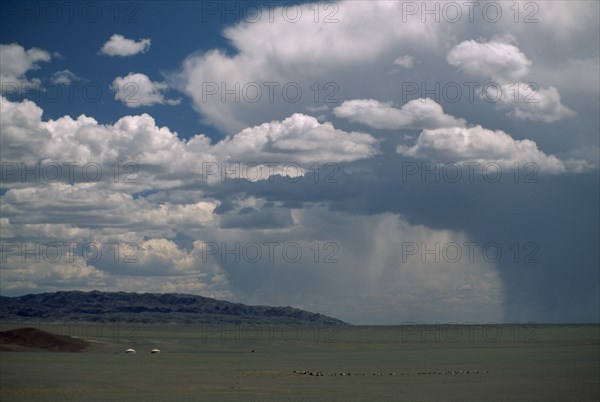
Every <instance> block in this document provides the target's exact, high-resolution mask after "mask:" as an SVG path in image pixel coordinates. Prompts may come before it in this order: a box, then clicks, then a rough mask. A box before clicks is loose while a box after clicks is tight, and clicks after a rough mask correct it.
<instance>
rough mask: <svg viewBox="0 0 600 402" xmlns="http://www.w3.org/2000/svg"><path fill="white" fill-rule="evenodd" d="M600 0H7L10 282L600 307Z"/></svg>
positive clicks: (319, 304)
mask: <svg viewBox="0 0 600 402" xmlns="http://www.w3.org/2000/svg"><path fill="white" fill-rule="evenodd" d="M599 4H600V3H598V2H595V1H570V2H561V1H521V2H516V1H508V2H504V1H498V2H484V1H481V2H446V1H432V2H427V3H423V2H412V1H352V0H349V1H339V2H270V1H265V2H234V1H230V2H220V1H214V2H211V1H206V2H191V1H181V2H179V1H170V2H161V1H144V2H142V1H123V2H119V1H110V2H108V1H107V2H104V1H91V2H32V1H24V2H2V3H1V9H0V20H1V23H0V84H1V86H0V90H1V98H0V99H1V102H0V130H1V131H0V145H1V147H0V149H1V150H0V161H1V168H2V169H1V171H0V173H1V181H0V185H1V188H0V203H1V204H0V243H1V247H0V254H1V255H0V258H1V268H0V294H1V295H4V296H17V295H23V294H28V293H41V292H51V291H59V290H84V291H89V290H94V289H98V290H103V291H127V292H178V293H191V294H199V295H203V296H207V297H215V298H220V299H226V300H229V301H233V302H241V303H246V304H265V305H278V306H293V307H297V308H302V309H306V310H310V311H314V312H319V313H322V314H327V315H331V316H334V317H336V318H339V319H342V320H344V321H347V322H350V323H353V324H403V323H480V324H486V323H581V322H599V321H600V307H599V306H600V275H599V267H600V253H599V246H598V245H599V244H600V235H599V230H600V229H599V228H600V216H599V208H598V205H599V204H600V196H599V188H600V183H599V170H598V169H599V166H600V154H599V152H600V151H599V150H600V148H599V147H600V138H599V132H600V113H599V111H600V84H599V80H600V78H599V77H600V62H599V54H600V51H599V41H600V39H599V38H600V32H599V31H600V22H599V15H600V13H599V11H600V6H599Z"/></svg>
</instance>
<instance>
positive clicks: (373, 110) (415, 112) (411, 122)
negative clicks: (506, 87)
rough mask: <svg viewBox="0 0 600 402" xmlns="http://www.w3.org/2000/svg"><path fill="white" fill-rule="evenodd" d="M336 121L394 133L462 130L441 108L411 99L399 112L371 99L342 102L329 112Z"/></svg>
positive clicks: (430, 101)
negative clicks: (436, 129) (401, 130)
mask: <svg viewBox="0 0 600 402" xmlns="http://www.w3.org/2000/svg"><path fill="white" fill-rule="evenodd" d="M333 113H334V114H335V115H336V116H337V117H342V118H345V119H348V120H349V121H351V122H358V123H363V124H366V125H368V126H369V127H373V128H379V129H388V130H397V129H403V128H404V129H423V128H439V127H453V126H464V125H465V120H464V119H457V118H456V117H454V116H451V115H448V114H445V113H444V110H443V109H442V107H441V106H440V105H439V104H438V103H437V102H435V101H433V100H431V99H429V98H421V99H413V100H411V101H409V102H408V103H406V104H404V105H403V106H402V107H401V108H397V107H394V106H393V105H392V103H391V102H380V101H377V100H375V99H354V100H349V101H345V102H344V103H342V104H341V105H340V106H338V107H336V108H335V109H334V110H333Z"/></svg>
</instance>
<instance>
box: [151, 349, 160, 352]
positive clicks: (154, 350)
mask: <svg viewBox="0 0 600 402" xmlns="http://www.w3.org/2000/svg"><path fill="white" fill-rule="evenodd" d="M150 353H160V349H152V350H151V351H150Z"/></svg>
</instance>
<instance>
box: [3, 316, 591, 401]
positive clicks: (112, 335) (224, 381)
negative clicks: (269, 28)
mask: <svg viewBox="0 0 600 402" xmlns="http://www.w3.org/2000/svg"><path fill="white" fill-rule="evenodd" d="M23 326H26V325H24V324H23V323H19V324H15V323H2V325H1V328H0V329H1V330H7V329H12V328H17V327H23ZM27 326H35V327H36V328H39V329H42V330H46V331H48V332H52V333H55V334H61V335H71V336H75V337H79V338H83V339H86V340H88V341H89V342H90V347H89V349H88V350H87V351H86V352H82V353H60V352H48V351H43V350H28V351H22V352H8V351H7V352H0V400H1V401H89V402H93V401H161V402H162V401H246V400H260V401H288V400H289V401H298V400H318V401H321V400H323V401H380V400H385V401H388V400H389V401H403V400H407V401H443V400H448V401H542V400H544V401H580V400H590V401H597V400H600V379H599V377H600V326H598V325H533V324H532V325H499V326H494V325H474V326H444V325H429V326H415V325H402V326H349V327H336V328H330V327H297V326H293V325H288V326H281V325H274V326H272V325H266V324H260V325H254V326H253V325H239V326H236V325H233V324H227V325H175V324H172V325H152V324H140V325H137V324H78V323H68V324H57V323H55V324H52V325H50V324H40V323H35V324H32V323H30V324H28V325H27ZM127 348H134V349H135V350H136V352H137V353H135V354H125V353H124V351H125V349H127ZM154 348H158V349H160V350H161V353H160V354H150V350H151V349H154ZM252 350H254V352H252ZM304 372H306V374H303V373H304ZM311 373H312V374H313V375H311ZM317 373H319V375H316V374H317ZM321 373H322V375H320V374H321ZM342 373H343V375H342Z"/></svg>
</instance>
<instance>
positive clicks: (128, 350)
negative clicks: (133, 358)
mask: <svg viewBox="0 0 600 402" xmlns="http://www.w3.org/2000/svg"><path fill="white" fill-rule="evenodd" d="M125 353H135V349H127V350H126V351H125Z"/></svg>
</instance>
